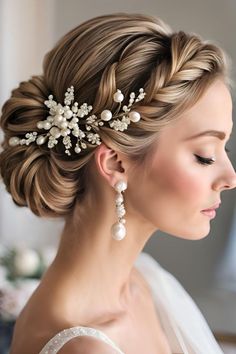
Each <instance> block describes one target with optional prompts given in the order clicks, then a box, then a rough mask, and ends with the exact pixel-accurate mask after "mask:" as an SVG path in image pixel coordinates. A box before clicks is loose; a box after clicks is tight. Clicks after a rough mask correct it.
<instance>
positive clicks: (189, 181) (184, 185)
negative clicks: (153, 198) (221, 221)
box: [151, 164, 205, 210]
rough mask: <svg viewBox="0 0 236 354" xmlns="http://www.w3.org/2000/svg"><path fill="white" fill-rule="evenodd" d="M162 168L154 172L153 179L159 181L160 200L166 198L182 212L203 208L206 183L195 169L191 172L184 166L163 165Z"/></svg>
mask: <svg viewBox="0 0 236 354" xmlns="http://www.w3.org/2000/svg"><path fill="white" fill-rule="evenodd" d="M161 167H162V168H161V169H159V168H158V169H157V170H153V171H152V178H156V181H157V186H158V193H159V196H161V198H160V199H162V198H165V199H166V201H168V203H172V205H173V206H175V208H180V210H181V209H182V208H184V209H188V208H189V210H193V208H194V209H195V208H201V206H202V202H203V200H204V199H205V195H204V194H205V192H204V181H202V179H201V177H200V176H199V173H196V171H194V170H193V169H191V171H190V169H188V168H185V166H183V165H181V166H180V165H176V164H175V165H173V164H172V165H170V164H165V165H164V164H162V166H161ZM152 178H151V179H152ZM177 210H178V209H177Z"/></svg>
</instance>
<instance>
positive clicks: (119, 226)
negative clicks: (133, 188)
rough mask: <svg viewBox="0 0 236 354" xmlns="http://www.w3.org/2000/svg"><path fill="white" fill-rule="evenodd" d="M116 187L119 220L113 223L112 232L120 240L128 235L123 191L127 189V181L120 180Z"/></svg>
mask: <svg viewBox="0 0 236 354" xmlns="http://www.w3.org/2000/svg"><path fill="white" fill-rule="evenodd" d="M114 188H115V190H116V191H117V195H116V213H117V217H118V222H116V223H115V224H113V225H112V227H111V234H112V237H113V238H114V239H115V240H117V241H120V240H122V239H123V238H124V237H125V236H126V228H125V225H124V224H125V223H126V220H125V219H124V218H123V216H124V215H125V214H126V211H125V207H124V204H123V201H124V198H123V195H122V192H123V191H124V190H126V189H127V183H126V182H125V181H123V180H120V181H119V182H117V183H116V184H115V186H114Z"/></svg>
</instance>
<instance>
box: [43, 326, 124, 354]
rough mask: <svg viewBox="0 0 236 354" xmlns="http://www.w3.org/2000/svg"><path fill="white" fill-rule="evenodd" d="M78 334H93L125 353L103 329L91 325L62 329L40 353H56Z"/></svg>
mask: <svg viewBox="0 0 236 354" xmlns="http://www.w3.org/2000/svg"><path fill="white" fill-rule="evenodd" d="M78 336H92V337H95V338H97V339H100V340H102V341H103V342H105V343H107V344H109V345H111V346H112V347H113V348H114V349H115V350H117V352H118V353H120V354H125V353H124V352H122V351H121V350H120V349H119V348H118V347H117V345H116V344H115V343H114V342H113V341H112V340H111V339H110V338H109V337H108V336H107V335H106V334H105V333H103V332H102V331H100V330H98V329H95V328H91V327H82V326H79V327H71V328H67V329H64V330H62V331H61V332H59V333H57V334H56V335H55V336H54V337H53V338H52V339H51V340H50V341H49V342H48V343H47V344H46V345H45V346H44V347H43V349H42V350H41V351H40V353H39V354H56V353H57V352H58V351H59V350H60V349H61V348H62V347H63V345H64V344H66V343H67V342H68V341H69V340H70V339H72V338H75V337H78Z"/></svg>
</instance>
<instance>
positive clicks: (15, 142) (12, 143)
mask: <svg viewBox="0 0 236 354" xmlns="http://www.w3.org/2000/svg"><path fill="white" fill-rule="evenodd" d="M19 141H20V138H18V137H17V136H13V137H11V138H10V139H9V142H8V143H9V145H10V146H16V145H19Z"/></svg>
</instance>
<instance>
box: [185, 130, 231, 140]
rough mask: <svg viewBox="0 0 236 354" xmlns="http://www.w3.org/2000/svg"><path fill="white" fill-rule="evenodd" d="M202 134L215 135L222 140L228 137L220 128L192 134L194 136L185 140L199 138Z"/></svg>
mask: <svg viewBox="0 0 236 354" xmlns="http://www.w3.org/2000/svg"><path fill="white" fill-rule="evenodd" d="M200 136H215V137H217V138H219V139H220V140H224V138H225V137H226V134H225V133H224V132H221V131H219V130H206V131H203V132H200V133H198V134H196V135H192V136H190V137H188V138H186V139H185V140H192V139H196V138H199V137H200Z"/></svg>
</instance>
